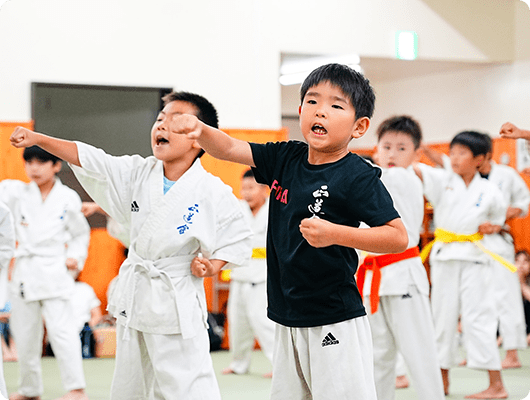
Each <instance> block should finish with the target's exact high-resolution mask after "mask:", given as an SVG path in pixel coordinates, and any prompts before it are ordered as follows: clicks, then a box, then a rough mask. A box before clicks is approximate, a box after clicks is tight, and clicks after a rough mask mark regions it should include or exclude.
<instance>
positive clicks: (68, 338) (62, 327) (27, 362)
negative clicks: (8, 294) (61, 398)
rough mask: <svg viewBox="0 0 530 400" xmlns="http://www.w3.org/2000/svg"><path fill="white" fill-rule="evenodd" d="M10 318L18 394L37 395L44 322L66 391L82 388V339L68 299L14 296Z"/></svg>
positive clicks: (39, 386) (40, 390)
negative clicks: (38, 298) (15, 350)
mask: <svg viewBox="0 0 530 400" xmlns="http://www.w3.org/2000/svg"><path fill="white" fill-rule="evenodd" d="M11 302H12V306H13V308H12V310H11V317H10V319H9V323H10V327H11V331H12V332H13V338H14V339H15V343H16V345H17V351H18V361H19V369H20V379H19V393H21V394H23V395H24V396H28V397H34V396H40V395H42V392H43V385H42V370H41V356H42V336H43V322H42V319H43V318H44V321H45V323H46V331H47V334H48V339H49V341H50V344H51V346H52V349H53V353H54V355H55V359H56V360H57V362H58V364H59V370H60V373H61V380H62V382H63V386H64V389H65V390H66V391H67V392H69V391H71V390H75V389H84V388H85V377H84V374H83V360H82V355H81V340H80V339H79V332H77V327H76V326H75V324H74V323H73V321H75V318H73V310H72V306H71V303H70V300H68V299H61V298H54V299H46V300H40V301H29V302H26V301H24V300H23V299H22V298H21V297H20V296H18V295H14V296H12V299H11Z"/></svg>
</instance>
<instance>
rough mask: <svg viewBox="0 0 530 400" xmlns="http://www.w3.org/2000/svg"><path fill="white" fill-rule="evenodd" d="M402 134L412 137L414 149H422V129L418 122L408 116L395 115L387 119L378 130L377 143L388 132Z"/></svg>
mask: <svg viewBox="0 0 530 400" xmlns="http://www.w3.org/2000/svg"><path fill="white" fill-rule="evenodd" d="M390 131H392V132H400V133H404V134H405V135H408V136H410V138H411V139H412V142H413V143H414V149H418V148H419V147H420V144H421V141H422V138H423V136H422V133H421V127H420V124H419V123H418V121H416V120H415V119H414V118H412V117H409V116H408V115H395V116H393V117H390V118H387V119H385V120H384V121H383V122H381V124H380V125H379V127H378V128H377V141H380V140H381V138H382V137H383V135H384V134H385V133H387V132H390Z"/></svg>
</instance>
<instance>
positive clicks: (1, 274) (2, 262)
mask: <svg viewBox="0 0 530 400" xmlns="http://www.w3.org/2000/svg"><path fill="white" fill-rule="evenodd" d="M14 254H15V228H14V227H13V216H12V215H11V211H9V208H7V206H6V205H5V204H3V203H1V202H0V309H2V308H4V306H5V304H6V302H7V299H8V296H7V272H8V267H9V263H10V262H11V258H13V255H14Z"/></svg>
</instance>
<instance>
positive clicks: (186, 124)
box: [169, 114, 255, 167]
mask: <svg viewBox="0 0 530 400" xmlns="http://www.w3.org/2000/svg"><path fill="white" fill-rule="evenodd" d="M169 130H170V132H171V133H174V134H180V135H186V136H188V137H189V138H190V139H195V140H197V142H198V143H199V145H200V146H201V147H202V148H203V149H204V150H205V151H206V152H207V153H208V154H210V155H211V156H213V157H215V158H219V159H220V160H226V161H232V162H236V163H239V164H245V165H249V166H251V167H254V166H255V165H254V160H253V158H252V151H251V149H250V145H249V144H248V142H245V141H244V140H239V139H235V138H233V137H230V136H228V135H227V134H226V133H224V132H223V131H221V130H219V129H216V128H213V127H211V126H208V125H206V124H205V123H203V122H201V121H200V120H199V119H198V118H197V117H196V116H194V115H188V114H180V115H175V116H174V117H173V119H172V120H171V122H170V124H169Z"/></svg>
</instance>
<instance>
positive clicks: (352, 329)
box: [170, 64, 408, 400]
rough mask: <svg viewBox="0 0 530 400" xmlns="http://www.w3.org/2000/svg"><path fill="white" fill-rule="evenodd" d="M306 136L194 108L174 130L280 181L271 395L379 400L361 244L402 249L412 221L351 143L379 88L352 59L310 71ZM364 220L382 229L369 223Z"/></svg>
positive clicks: (270, 259)
mask: <svg viewBox="0 0 530 400" xmlns="http://www.w3.org/2000/svg"><path fill="white" fill-rule="evenodd" d="M300 98H301V106H300V127H301V130H302V133H303V135H304V138H305V139H306V140H307V144H306V143H302V142H295V141H288V142H280V143H268V144H257V143H248V142H245V141H241V140H238V139H235V138H232V137H230V136H228V135H226V134H225V133H224V132H222V131H219V130H218V129H215V128H213V127H211V126H208V125H206V124H204V123H203V122H201V121H200V120H198V119H197V118H196V117H194V116H192V115H182V116H176V117H175V118H174V119H173V121H172V122H171V125H170V129H171V132H174V133H179V134H181V136H182V137H184V138H188V139H197V141H198V143H199V145H200V146H201V147H202V148H204V149H205V150H206V151H207V152H208V153H209V154H211V155H212V156H214V157H216V158H220V159H224V160H229V161H233V162H238V163H241V164H246V165H249V166H252V167H254V168H253V171H254V176H255V177H256V181H258V182H259V183H264V184H267V185H268V186H269V187H270V188H271V194H270V204H269V226H268V231H267V294H268V316H269V318H270V319H272V320H273V321H275V322H277V323H278V324H277V325H276V334H275V347H274V360H273V375H272V388H271V399H289V400H291V399H302V398H303V399H315V400H320V399H326V400H328V399H346V398H348V399H354V400H355V399H359V400H360V399H362V400H374V399H376V398H377V395H376V393H375V385H374V379H373V356H372V339H371V333H370V326H369V323H368V319H367V317H366V311H365V309H364V306H363V304H362V298H361V296H360V295H359V292H358V289H357V286H356V284H355V280H354V273H355V271H356V269H357V264H358V257H357V253H356V250H355V249H360V250H365V251H371V252H385V253H391V252H395V253H399V252H402V251H404V250H405V249H406V246H407V243H408V238H407V233H406V230H405V227H404V226H403V223H402V222H401V219H400V218H399V214H398V213H397V212H396V210H395V209H394V207H393V205H392V198H391V197H390V195H389V194H388V192H387V190H386V189H385V187H384V185H383V184H382V182H381V181H380V179H379V176H380V173H381V172H380V169H379V168H376V167H374V166H372V165H371V164H369V163H368V162H367V161H364V160H363V159H362V158H361V157H359V156H357V155H355V154H352V153H350V152H349V151H348V144H349V142H350V141H351V139H353V138H359V137H361V136H363V135H364V134H365V132H366V130H367V129H368V127H369V124H370V117H371V115H372V113H373V108H374V100H375V96H374V93H373V91H372V88H371V87H370V85H369V82H368V80H367V79H365V78H364V77H363V76H362V75H361V74H360V73H358V72H356V71H354V70H352V69H351V68H349V67H347V66H344V65H339V64H328V65H324V66H322V67H319V68H317V69H316V70H314V71H313V72H311V73H310V74H309V76H308V77H307V78H306V80H305V81H304V83H303V85H302V88H301V91H300ZM360 221H364V222H366V223H367V225H368V226H370V228H368V229H358V227H359V224H360Z"/></svg>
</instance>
